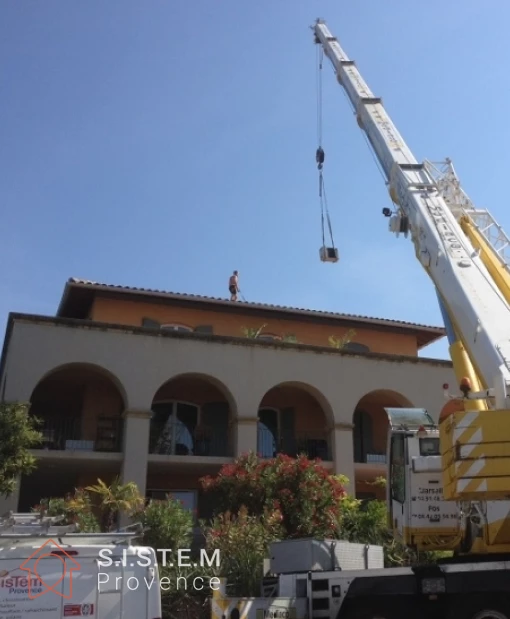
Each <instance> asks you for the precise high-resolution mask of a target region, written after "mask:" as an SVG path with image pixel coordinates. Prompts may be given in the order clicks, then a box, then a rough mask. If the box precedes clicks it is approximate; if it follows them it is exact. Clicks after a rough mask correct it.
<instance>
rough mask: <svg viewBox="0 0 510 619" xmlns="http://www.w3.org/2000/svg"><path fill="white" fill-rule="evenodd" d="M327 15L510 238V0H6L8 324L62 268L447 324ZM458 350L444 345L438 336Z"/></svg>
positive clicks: (419, 146)
mask: <svg viewBox="0 0 510 619" xmlns="http://www.w3.org/2000/svg"><path fill="white" fill-rule="evenodd" d="M316 17H322V18H324V19H325V20H326V22H327V23H328V26H329V27H330V29H331V30H332V32H333V33H334V34H335V35H336V36H337V37H338V39H339V41H340V44H341V45H342V47H343V48H344V49H345V51H346V52H347V54H348V55H349V56H350V57H351V58H352V59H354V60H356V61H357V64H358V67H359V69H360V70H361V72H362V74H363V76H364V78H365V79H366V81H367V82H368V84H369V86H370V87H371V88H372V90H373V91H374V93H375V94H376V95H379V96H382V97H383V100H384V103H385V105H386V108H387V110H388V112H389V113H390V115H391V116H392V118H393V120H394V122H395V123H396V125H397V128H398V129H399V130H400V132H401V133H402V134H403V136H404V138H405V139H406V140H407V142H408V144H409V145H410V147H411V148H412V149H413V150H414V152H415V155H416V157H417V158H418V159H423V158H428V159H432V160H441V159H443V158H444V157H448V156H449V157H451V158H452V159H453V161H454V163H455V165H456V168H457V170H458V173H459V175H460V177H461V180H462V181H463V185H464V188H465V190H466V191H467V192H468V194H469V195H470V196H471V198H472V199H473V200H474V201H475V202H476V203H477V204H478V206H480V207H487V208H489V209H490V210H491V212H492V213H493V215H494V216H495V217H496V219H497V220H498V221H499V222H500V223H501V224H502V225H503V227H505V228H506V229H507V230H508V231H510V211H509V204H510V200H509V197H508V196H506V195H505V194H504V183H505V182H506V180H507V179H508V176H509V170H510V152H509V150H508V142H509V137H510V136H509V132H510V128H509V124H508V121H507V120H506V118H507V117H506V112H507V108H508V102H509V101H510V79H509V77H508V75H509V74H508V56H509V51H508V23H509V19H510V4H509V3H507V2H504V1H502V0H485V1H484V2H479V1H475V0H448V1H445V0H429V1H428V2H426V3H418V2H409V0H387V1H386V2H380V1H376V0H351V1H350V2H346V1H345V0H342V1H339V0H321V1H320V2H305V1H302V0H258V1H257V2H247V1H239V0H208V1H206V0H188V1H187V2H180V1H178V0H144V1H142V0H138V1H135V0H108V2H104V1H102V0H84V1H81V2H78V1H77V0H75V1H69V0H60V1H57V0H42V1H41V0H31V1H28V0H4V1H3V2H2V3H0V63H1V67H0V69H1V75H2V96H1V98H0V192H1V193H0V209H1V222H2V243H1V244H0V260H1V264H2V268H1V271H0V273H1V275H0V324H1V325H4V324H5V321H6V318H7V314H8V312H9V311H18V312H29V313H38V314H50V315H51V314H54V313H55V311H56V308H57V305H58V301H59V299H60V295H61V293H62V289H63V286H64V283H65V281H66V279H67V278H68V277H81V278H85V279H91V280H97V281H101V282H106V283H113V284H121V285H128V286H140V287H147V288H157V289H163V290H170V291H176V292H184V293H196V294H203V295H212V296H216V297H224V296H226V293H227V280H228V276H229V275H230V273H231V271H232V270H233V269H238V270H239V271H240V276H241V279H240V285H241V289H242V292H243V294H244V296H245V297H246V299H247V300H248V301H257V302H265V303H273V304H282V305H291V306H296V307H304V308H313V309H321V310H330V311H338V312H347V313H354V314H362V315H368V316H377V317H384V318H392V319H400V320H407V321H412V322H421V323H425V324H433V325H440V324H441V323H442V321H441V316H440V313H439V310H438V308H437V302H436V297H435V293H434V288H433V285H432V283H431V282H430V281H429V279H428V278H427V276H426V275H425V274H424V273H423V272H422V270H421V267H420V266H419V265H418V263H417V261H416V259H415V257H414V252H413V247H412V244H411V242H410V241H409V240H407V241H406V240H404V239H403V238H400V239H396V238H395V237H394V236H392V235H391V234H390V233H389V232H387V220H385V219H384V218H383V217H382V215H381V209H382V208H383V207H384V206H389V205H390V204H389V198H388V197H387V193H386V189H385V186H384V183H383V180H382V178H381V175H380V173H379V172H378V170H377V168H376V166H375V163H374V160H373V158H372V154H371V153H370V151H369V149H368V147H367V145H366V142H365V140H364V139H363V135H362V134H361V132H360V130H359V129H358V127H357V125H356V122H355V119H354V118H353V116H352V113H351V110H350V107H349V105H348V103H347V100H346V97H345V95H344V93H343V91H342V89H341V88H340V87H339V86H338V84H337V83H336V81H335V78H334V75H333V71H332V69H331V67H330V65H329V64H326V65H325V68H324V89H323V97H324V107H323V123H324V128H323V131H324V149H325V152H326V165H325V176H324V179H325V184H326V189H327V195H328V202H329V208H330V214H331V218H332V224H333V232H334V239H335V242H336V245H337V246H338V248H339V251H340V256H341V258H340V262H339V263H337V264H334V265H332V264H323V263H321V262H320V260H319V254H318V252H319V247H320V245H321V226H320V209H319V197H318V183H317V169H316V165H315V150H316V147H317V136H316V82H315V79H316V49H315V47H314V45H313V39H312V33H311V31H310V30H309V26H310V25H311V24H312V23H313V21H314V20H315V18H316ZM424 354H426V355H427V356H438V357H446V356H447V346H446V342H445V341H444V342H443V343H441V344H439V345H433V346H431V347H429V348H427V349H425V351H424Z"/></svg>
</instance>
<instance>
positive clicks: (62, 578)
mask: <svg viewBox="0 0 510 619" xmlns="http://www.w3.org/2000/svg"><path fill="white" fill-rule="evenodd" d="M48 559H58V560H59V561H61V562H62V567H61V568H60V566H58V568H57V569H55V562H54V561H51V563H47V564H45V561H44V560H48ZM19 569H20V570H23V571H24V572H28V574H27V577H26V580H27V581H28V591H27V593H28V597H29V598H30V599H31V600H33V599H35V598H38V597H40V596H41V595H44V594H45V593H49V592H50V591H53V593H56V594H57V595H59V596H60V597H62V598H65V599H66V600H69V599H71V598H72V597H73V572H75V571H77V570H79V569H80V564H79V563H78V562H77V561H76V560H75V559H73V557H72V556H71V554H70V553H68V552H66V551H65V550H64V549H63V548H62V547H61V546H60V545H59V544H57V542H55V541H54V540H52V539H49V540H47V541H46V542H45V543H44V544H43V545H42V546H41V547H40V548H38V549H37V550H35V551H34V552H33V553H32V554H31V555H30V556H29V557H28V559H25V561H23V563H22V564H21V565H20V566H19ZM41 572H42V574H41ZM45 579H46V580H45ZM61 583H62V587H60V586H59V585H60V584H61Z"/></svg>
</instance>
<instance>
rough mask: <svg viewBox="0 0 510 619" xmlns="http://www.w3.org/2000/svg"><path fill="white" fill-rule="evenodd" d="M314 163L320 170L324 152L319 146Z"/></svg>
mask: <svg viewBox="0 0 510 619" xmlns="http://www.w3.org/2000/svg"><path fill="white" fill-rule="evenodd" d="M315 161H316V162H317V168H318V169H319V170H322V167H323V165H324V151H323V150H322V148H321V147H320V146H319V148H318V149H317V152H316V153H315Z"/></svg>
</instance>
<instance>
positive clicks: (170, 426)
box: [151, 401, 199, 456]
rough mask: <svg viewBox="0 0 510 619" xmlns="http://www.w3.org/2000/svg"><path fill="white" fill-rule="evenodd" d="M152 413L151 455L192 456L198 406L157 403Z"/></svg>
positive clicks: (182, 403)
mask: <svg viewBox="0 0 510 619" xmlns="http://www.w3.org/2000/svg"><path fill="white" fill-rule="evenodd" d="M152 411H153V416H152V421H151V434H152V436H151V453H154V454H161V455H167V456H168V455H175V456H186V455H191V454H193V453H194V447H195V446H194V440H193V433H194V431H195V428H196V426H197V423H198V411H199V409H198V406H197V405H196V404H189V403H186V402H173V401H172V402H157V403H154V404H153V406H152Z"/></svg>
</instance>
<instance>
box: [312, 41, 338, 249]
mask: <svg viewBox="0 0 510 619" xmlns="http://www.w3.org/2000/svg"><path fill="white" fill-rule="evenodd" d="M323 58H324V50H323V49H322V47H320V46H317V143H318V147H317V151H316V153H315V161H316V162H317V168H318V170H319V200H320V208H321V228H322V245H323V247H326V232H325V221H327V224H328V230H329V236H330V239H331V247H333V248H335V241H334V240H333V228H332V226H331V220H330V217H329V210H328V201H327V198H326V189H325V186H324V176H323V173H322V170H323V168H324V159H325V153H324V149H323V148H322V61H323Z"/></svg>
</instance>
